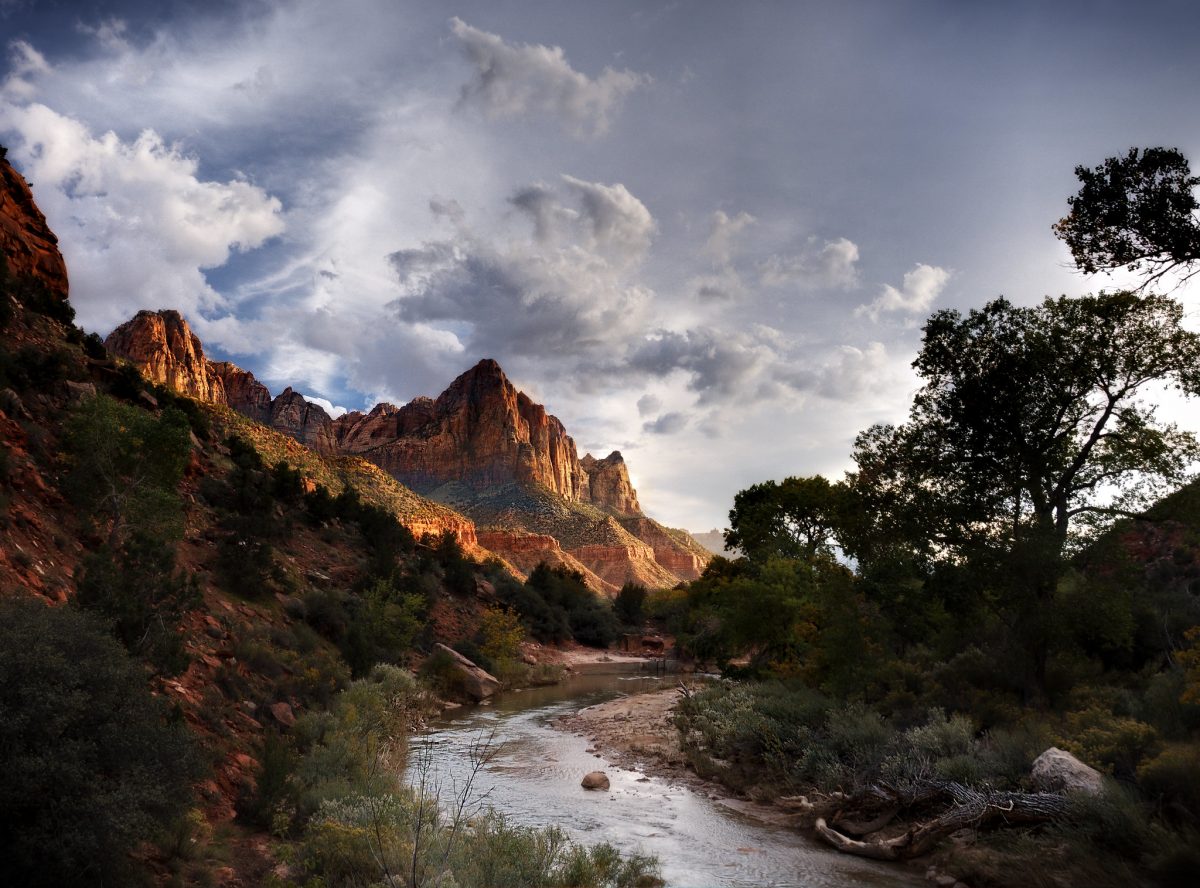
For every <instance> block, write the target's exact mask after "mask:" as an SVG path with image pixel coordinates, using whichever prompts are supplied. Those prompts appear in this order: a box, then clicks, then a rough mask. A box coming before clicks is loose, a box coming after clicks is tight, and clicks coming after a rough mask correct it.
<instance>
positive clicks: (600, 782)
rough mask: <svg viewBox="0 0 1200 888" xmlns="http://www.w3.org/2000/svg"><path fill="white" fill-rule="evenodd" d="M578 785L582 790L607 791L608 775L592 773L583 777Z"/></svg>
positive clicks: (598, 772) (599, 772)
mask: <svg viewBox="0 0 1200 888" xmlns="http://www.w3.org/2000/svg"><path fill="white" fill-rule="evenodd" d="M579 785H580V786H582V787H583V788H584V789H600V790H604V789H608V786H609V783H608V775H607V774H605V773H604V772H603V771H592V772H590V773H588V774H585V775H584V777H583V780H582V781H580V783H579Z"/></svg>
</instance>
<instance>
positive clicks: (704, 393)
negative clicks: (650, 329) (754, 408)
mask: <svg viewBox="0 0 1200 888" xmlns="http://www.w3.org/2000/svg"><path fill="white" fill-rule="evenodd" d="M773 356H774V354H773V352H772V350H771V349H770V347H769V346H768V345H766V344H765V343H763V342H761V341H757V340H756V339H755V338H754V337H752V336H751V335H749V334H747V333H742V332H737V331H728V332H727V331H719V330H715V329H712V328H707V327H699V328H696V329H691V330H685V331H682V332H679V331H672V330H658V331H657V332H655V333H653V334H651V335H650V336H648V337H645V338H644V339H643V340H642V341H641V342H639V343H637V344H635V345H633V346H632V347H631V349H630V351H629V353H628V354H627V355H626V356H625V366H626V367H627V370H628V371H632V372H635V373H640V374H644V375H647V376H650V377H656V378H662V377H666V376H669V375H671V374H672V373H675V372H680V371H681V372H683V373H684V374H685V375H686V376H687V377H688V382H687V387H688V388H689V389H690V390H691V391H694V392H697V393H698V394H699V403H701V404H708V403H713V402H715V401H723V400H729V399H733V398H736V397H739V396H740V397H752V396H753V394H752V393H753V390H754V386H753V385H752V383H753V381H754V379H755V377H756V376H757V375H758V374H759V372H760V371H761V370H762V368H763V367H764V366H767V365H769V364H770V363H771V358H772V357H773Z"/></svg>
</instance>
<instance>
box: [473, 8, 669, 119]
mask: <svg viewBox="0 0 1200 888" xmlns="http://www.w3.org/2000/svg"><path fill="white" fill-rule="evenodd" d="M450 30H451V31H453V33H454V36H455V37H457V38H458V39H459V41H460V43H461V45H462V49H463V53H464V54H465V55H466V57H467V60H468V61H470V63H471V64H472V65H473V66H474V69H475V71H474V76H472V78H471V80H470V82H469V83H467V84H465V85H464V86H463V88H462V102H463V104H465V105H474V106H477V107H479V108H481V109H482V110H483V112H484V113H485V114H486V115H487V116H488V117H490V118H494V119H499V118H511V117H520V116H524V115H526V114H530V113H545V114H551V115H554V116H557V117H559V118H560V119H561V121H562V125H563V127H564V128H565V129H566V130H567V131H568V132H569V133H571V134H572V135H574V136H576V137H579V138H585V137H590V136H598V135H601V134H603V133H604V132H605V131H606V130H607V129H608V125H609V120H610V117H611V116H612V114H613V113H614V112H615V111H616V110H617V108H618V106H619V105H620V103H621V102H622V101H623V100H624V98H625V97H626V96H627V95H629V93H631V92H633V91H634V90H636V89H637V88H638V87H641V86H644V85H646V84H648V83H649V82H650V78H649V77H648V76H647V75H645V74H638V73H635V72H633V71H629V70H623V71H617V70H615V69H613V68H605V69H604V70H603V71H602V72H601V73H600V76H599V77H596V78H595V79H592V78H589V77H588V76H587V75H586V74H582V73H580V72H579V71H576V70H575V69H574V68H572V67H571V65H570V64H569V63H568V62H567V58H566V54H565V53H564V52H563V50H562V48H561V47H558V46H543V45H540V44H512V43H508V42H506V41H505V40H504V39H503V38H502V37H500V36H499V35H497V34H491V33H488V32H487V31H481V30H480V29H478V28H473V27H471V26H470V25H468V24H467V23H466V22H464V21H463V20H462V19H460V18H457V17H455V18H452V19H451V20H450Z"/></svg>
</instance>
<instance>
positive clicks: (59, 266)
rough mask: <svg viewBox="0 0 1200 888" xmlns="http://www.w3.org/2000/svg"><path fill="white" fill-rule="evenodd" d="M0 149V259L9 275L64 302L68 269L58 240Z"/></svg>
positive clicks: (24, 182)
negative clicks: (24, 279) (28, 278)
mask: <svg viewBox="0 0 1200 888" xmlns="http://www.w3.org/2000/svg"><path fill="white" fill-rule="evenodd" d="M4 154H5V152H4V150H3V149H0V256H4V257H5V258H6V260H7V264H8V272H9V274H12V275H14V276H16V275H31V276H33V277H35V278H36V279H38V280H39V281H41V283H43V284H44V285H45V286H46V287H47V288H48V289H49V290H50V292H51V293H52V294H53V295H54V296H56V297H58V298H59V299H66V298H67V266H66V263H65V262H63V257H62V254H61V253H60V252H59V251H58V238H57V237H55V236H54V232H52V231H51V230H50V228H49V227H48V226H47V225H46V217H45V216H43V215H42V211H41V210H39V209H38V208H37V205H36V204H35V203H34V202H33V193H32V192H31V191H30V190H29V183H27V182H26V181H25V178H24V177H23V176H22V175H21V174H20V173H18V172H17V171H16V170H14V169H13V168H12V167H11V166H10V165H9V164H8V162H7V161H6V160H4Z"/></svg>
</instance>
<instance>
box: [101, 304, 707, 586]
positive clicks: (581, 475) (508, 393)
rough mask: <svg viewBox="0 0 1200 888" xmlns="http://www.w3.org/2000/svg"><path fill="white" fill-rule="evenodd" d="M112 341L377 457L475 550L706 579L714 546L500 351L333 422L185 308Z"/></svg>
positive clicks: (204, 393)
mask: <svg viewBox="0 0 1200 888" xmlns="http://www.w3.org/2000/svg"><path fill="white" fill-rule="evenodd" d="M105 345H106V347H107V348H108V349H109V351H111V352H112V353H113V354H114V355H116V356H118V357H120V358H122V359H124V360H127V361H129V362H130V363H131V364H133V366H135V367H137V368H138V370H139V371H140V372H141V373H142V374H143V375H145V376H146V377H147V378H148V379H150V380H152V381H154V382H156V383H158V384H161V385H165V386H167V387H169V388H171V389H172V390H174V391H176V392H179V393H180V394H185V395H188V396H190V397H194V398H197V399H198V400H200V401H203V402H205V403H209V404H215V405H218V406H224V407H231V408H233V409H234V410H236V411H238V412H239V413H241V414H242V415H244V416H245V417H247V418H249V419H251V420H254V422H255V423H257V424H260V426H266V427H269V428H271V429H274V430H276V431H278V432H282V433H283V434H285V435H287V436H289V437H291V438H293V439H294V440H296V441H298V442H300V443H302V444H303V445H305V447H307V448H309V449H310V450H311V451H313V453H314V456H313V457H304V456H302V455H300V454H298V452H297V456H296V458H297V459H298V460H300V461H306V464H312V465H317V464H319V462H320V461H319V460H317V461H316V462H314V459H315V457H316V456H317V455H319V456H322V457H326V458H329V459H330V460H333V461H334V462H336V463H338V465H341V466H343V467H345V466H349V465H357V466H358V467H359V468H358V469H357V470H356V471H359V472H361V471H366V469H365V465H366V464H368V463H373V464H374V465H376V466H378V467H379V468H381V469H382V470H383V471H384V472H386V473H387V474H388V475H390V476H391V478H393V479H395V481H398V482H400V484H399V485H396V484H393V485H392V486H391V488H390V489H391V491H392V493H391V494H390V495H391V496H392V498H393V502H392V506H393V507H394V508H396V509H397V511H398V514H401V515H403V516H405V517H404V519H403V520H405V521H406V522H407V523H409V524H410V526H411V527H412V528H413V529H414V531H415V532H418V533H421V532H425V531H426V530H432V531H434V532H441V531H443V530H452V532H454V533H455V534H456V535H458V536H459V538H460V541H461V542H463V544H464V545H466V546H468V547H471V546H474V545H475V544H476V543H477V542H479V540H480V539H483V540H485V547H486V548H487V549H489V550H491V551H492V552H494V553H495V554H497V555H498V556H500V557H501V558H503V559H505V560H506V561H507V562H508V563H509V564H511V565H513V566H515V567H516V568H517V569H518V570H520V571H522V572H523V573H528V572H529V571H530V570H532V568H533V567H534V566H536V564H537V563H539V562H540V561H546V562H547V563H549V564H552V565H564V566H569V567H571V569H573V570H578V571H580V572H581V573H583V575H584V576H585V578H586V579H587V581H588V583H589V584H590V585H591V586H592V588H593V589H595V590H596V591H599V592H604V593H606V594H609V595H612V594H615V593H616V591H617V590H618V589H619V588H620V587H621V586H622V585H623V584H624V583H626V582H635V583H640V584H642V585H645V586H648V587H651V588H663V587H671V586H675V585H677V584H678V583H680V582H682V581H687V580H692V579H695V578H696V577H698V576H699V575H700V573H701V572H702V571H703V569H704V566H705V565H706V564H707V563H708V560H709V558H710V557H711V554H710V553H709V552H708V550H707V549H705V548H704V547H703V546H701V545H699V544H698V543H696V541H695V540H693V539H692V538H691V537H690V536H689V535H688V534H687V533H686V531H681V530H674V529H670V528H666V527H664V526H662V525H660V524H658V523H657V522H656V521H654V520H653V519H651V518H649V517H648V516H646V515H645V514H644V513H643V512H642V508H641V504H640V502H639V501H638V496H637V491H636V490H634V489H633V485H632V484H631V483H630V480H629V472H628V469H627V468H626V465H625V461H624V458H623V457H622V456H621V454H620V453H619V452H616V451H614V452H613V453H610V454H609V455H608V456H606V457H604V458H603V459H597V458H595V457H594V456H592V455H591V454H585V455H584V456H583V457H582V458H580V457H579V456H578V454H577V451H576V447H575V442H574V440H573V439H572V438H571V437H570V436H569V435H567V433H566V430H565V429H564V427H563V425H562V423H561V422H560V421H559V420H558V419H557V418H556V417H554V416H552V415H550V414H549V413H548V412H547V411H546V408H545V407H543V406H542V405H540V404H536V403H534V402H533V401H532V400H531V399H530V398H529V397H528V396H527V395H525V394H524V393H523V392H520V391H518V390H517V389H516V387H515V386H513V384H512V383H511V382H510V381H509V379H508V377H507V376H505V374H504V371H503V370H502V369H501V368H500V365H499V364H497V363H496V362H495V361H493V360H490V359H485V360H482V361H480V362H479V363H477V364H476V365H475V366H474V367H472V368H471V369H469V370H467V371H466V372H465V373H463V374H462V375H460V376H459V377H458V378H457V379H455V380H454V381H453V382H452V383H451V384H450V386H449V387H448V388H447V389H446V391H445V392H443V393H442V394H441V395H439V396H438V397H437V398H436V399H431V398H414V399H413V400H412V401H410V402H409V403H407V404H405V405H404V406H403V407H396V406H394V405H392V404H377V405H376V406H375V407H374V408H373V409H372V410H370V411H369V412H367V413H360V412H352V413H348V414H345V415H344V416H340V417H338V418H337V419H336V420H334V419H331V418H330V417H329V415H328V414H326V413H325V411H324V410H322V409H321V408H320V407H319V406H318V405H316V404H311V403H309V402H308V401H306V400H305V399H304V398H303V397H302V396H301V395H299V394H298V393H296V392H295V391H293V390H292V389H291V388H288V389H285V390H284V391H283V392H282V393H281V394H279V395H278V396H275V397H272V396H271V394H270V392H269V391H268V390H267V388H266V387H265V386H264V385H262V383H260V382H259V381H258V380H257V379H255V378H254V376H253V374H251V373H248V372H246V371H244V370H241V369H239V368H238V367H236V366H235V365H233V364H230V363H228V362H215V361H211V360H209V359H208V358H206V357H205V355H204V348H203V345H202V344H201V342H200V340H199V338H198V337H196V335H195V334H194V333H193V332H192V330H191V328H190V326H189V325H188V323H187V321H186V319H184V318H183V317H182V316H181V315H180V314H179V313H178V312H176V311H172V310H162V311H158V312H150V311H142V312H139V313H138V314H137V315H136V316H135V317H134V318H132V319H131V320H129V321H128V322H126V323H125V324H122V325H121V326H119V327H118V328H117V329H116V330H114V331H113V332H112V333H111V334H110V335H109V336H108V338H107V339H106V340H105ZM247 427H249V426H247ZM273 453H275V454H276V457H278V455H279V454H280V453H281V451H279V450H278V448H276V449H275V450H274V451H273ZM276 457H273V458H276ZM297 464H299V463H297ZM314 471H316V470H315V469H314ZM340 471H345V469H344V468H343V469H342V470H340ZM317 474H319V475H320V477H322V478H326V479H327V480H328V478H330V477H331V476H330V474H329V472H328V471H324V472H317ZM333 474H334V475H337V474H338V473H337V472H334V473H333ZM314 477H316V476H315V475H314ZM401 485H402V486H401ZM431 501H432V502H431ZM438 504H440V505H438ZM446 506H449V507H450V508H449V509H447V508H445V507H446ZM452 510H453V511H452ZM435 516H436V517H435ZM464 516H465V517H464ZM472 523H473V524H474V525H475V530H472V529H468V526H469V525H471V524H472ZM473 532H474V533H475V536H474V537H472V533H473Z"/></svg>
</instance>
